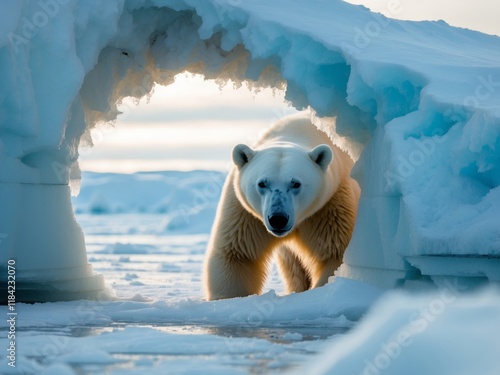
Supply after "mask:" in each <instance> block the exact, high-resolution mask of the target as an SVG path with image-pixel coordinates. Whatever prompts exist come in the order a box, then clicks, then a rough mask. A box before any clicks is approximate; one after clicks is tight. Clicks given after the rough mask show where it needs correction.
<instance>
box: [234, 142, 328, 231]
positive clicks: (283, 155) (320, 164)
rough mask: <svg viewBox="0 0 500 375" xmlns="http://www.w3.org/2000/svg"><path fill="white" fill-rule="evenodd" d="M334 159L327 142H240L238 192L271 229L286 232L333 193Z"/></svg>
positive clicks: (236, 161) (237, 148)
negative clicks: (267, 144) (255, 145)
mask: <svg viewBox="0 0 500 375" xmlns="http://www.w3.org/2000/svg"><path fill="white" fill-rule="evenodd" d="M332 159H333V152H332V149H331V148H330V147H329V146H328V145H325V144H321V145H319V146H317V147H315V148H313V149H312V150H307V149H305V148H303V147H301V146H299V145H296V144H293V143H282V144H277V145H276V144H273V146H272V147H268V148H264V149H259V150H253V149H251V148H250V147H248V146H247V145H244V144H239V145H237V146H235V147H234V149H233V162H234V164H235V165H236V167H237V169H238V172H239V173H238V175H237V177H236V179H235V192H236V195H237V197H238V199H239V200H240V202H241V203H242V205H243V206H244V207H245V209H247V210H248V211H249V212H251V213H252V214H254V215H255V216H256V217H258V218H259V219H260V220H261V221H262V222H263V223H264V225H265V226H266V228H267V230H268V231H269V232H270V233H271V234H273V235H275V236H277V237H284V236H286V235H287V234H288V233H290V232H292V231H293V230H294V229H295V228H296V227H297V225H299V224H300V223H301V222H302V221H303V220H305V219H306V218H308V217H309V216H311V215H312V214H314V213H315V212H316V211H317V210H319V209H320V208H321V207H323V205H324V204H325V203H326V202H327V201H328V199H329V198H330V197H331V196H332V189H333V190H335V189H336V187H335V186H333V185H334V183H333V181H332V178H333V177H332V173H331V171H329V168H328V167H329V165H330V163H331V162H332Z"/></svg>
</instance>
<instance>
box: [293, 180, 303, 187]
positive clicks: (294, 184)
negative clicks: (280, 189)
mask: <svg viewBox="0 0 500 375" xmlns="http://www.w3.org/2000/svg"><path fill="white" fill-rule="evenodd" d="M301 186H302V184H301V183H300V182H299V181H295V180H292V189H298V188H300V187H301Z"/></svg>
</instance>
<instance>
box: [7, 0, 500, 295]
mask: <svg viewBox="0 0 500 375" xmlns="http://www.w3.org/2000/svg"><path fill="white" fill-rule="evenodd" d="M392 11H393V12H396V11H397V6H396V7H394V9H392ZM0 67H1V69H0V207H1V216H0V261H1V265H2V267H5V265H6V262H7V260H8V259H11V258H15V259H16V260H17V264H18V277H19V280H18V281H24V282H25V283H24V284H23V285H24V288H25V291H26V293H27V295H28V297H26V298H27V299H30V298H33V297H32V296H31V297H29V295H30V291H33V290H46V291H47V290H52V289H54V288H56V289H58V290H60V291H62V292H61V293H62V295H60V296H59V297H60V298H71V294H72V293H76V292H80V294H78V295H79V296H80V295H85V293H87V294H94V292H95V291H96V290H99V289H100V288H101V287H102V280H101V279H100V278H99V277H98V276H95V275H93V274H92V270H91V269H90V266H89V265H88V263H87V259H86V255H85V248H84V240H83V236H82V233H81V230H80V228H79V226H78V224H77V223H76V221H75V219H74V217H73V213H72V210H71V202H70V188H69V183H70V181H72V180H75V181H76V180H78V179H79V177H80V173H79V168H78V146H79V145H82V144H89V143H91V139H90V136H89V134H90V133H89V130H90V129H91V128H92V127H93V126H95V125H96V124H97V123H98V122H99V121H110V120H112V119H114V118H115V117H116V115H117V113H118V112H117V109H116V105H117V103H119V102H120V100H121V99H122V98H124V97H126V96H132V97H136V98H140V97H143V96H145V95H148V94H149V93H150V92H151V89H152V87H153V84H154V83H155V82H157V83H160V84H169V83H170V82H171V81H172V79H173V77H174V76H175V74H177V73H179V72H183V71H185V70H187V71H190V72H193V73H202V74H204V75H205V77H207V78H213V79H217V80H219V81H221V82H224V81H226V80H227V79H232V80H234V81H236V82H243V81H245V82H249V83H250V84H252V85H255V87H259V86H273V87H285V86H286V92H287V94H286V97H287V99H288V100H289V101H291V102H292V103H293V105H294V106H295V107H297V108H305V107H308V106H311V107H312V108H313V109H314V110H315V111H316V113H317V115H318V116H330V117H336V134H335V136H337V137H339V139H341V140H342V141H343V142H344V144H345V145H347V146H349V147H350V148H351V152H352V153H353V155H359V159H358V161H357V165H356V168H355V171H354V174H355V177H356V178H357V179H358V180H359V182H360V185H361V187H362V191H363V193H362V198H361V204H360V210H359V220H358V223H357V226H356V230H355V233H354V236H353V240H352V243H351V245H350V247H349V249H348V251H347V253H346V256H345V259H344V261H345V264H344V265H343V267H342V269H341V270H340V271H339V274H340V275H342V276H344V277H349V278H355V279H361V280H366V281H369V282H373V283H375V284H378V285H382V286H385V287H394V286H401V285H407V286H412V285H415V284H418V283H419V282H420V281H424V282H426V283H428V284H438V285H439V284H441V283H443V282H444V280H445V279H446V278H447V277H454V276H460V277H464V278H467V282H468V283H469V284H470V285H473V284H481V283H483V282H484V281H487V280H496V281H498V280H499V278H500V273H499V271H498V270H499V269H500V267H498V265H499V262H500V261H499V259H498V257H499V255H500V226H499V225H498V219H499V212H500V189H499V188H498V185H499V183H500V137H499V132H500V105H499V103H500V39H499V38H498V37H494V36H489V35H484V34H481V33H478V32H474V31H470V30H465V29H458V28H453V27H450V26H448V25H447V24H445V23H444V22H409V21H396V20H392V19H389V18H385V17H383V16H381V15H379V14H374V13H371V12H370V11H368V10H367V9H365V8H363V7H359V6H353V5H349V4H346V3H343V2H341V1H329V2H324V1H320V0H314V1H305V0H300V1H294V2H288V1H285V0H274V1H272V2H269V1H265V0H254V1H248V2H244V1H238V0H235V1H232V0H227V1H226V0H213V1H203V2H200V1H196V0H170V1H159V0H158V1H157V0H149V1H146V0H122V1H112V2H111V1H104V0H101V1H98V0H96V1H75V0H40V1H36V2H35V1H29V0H24V1H15V2H2V4H1V5H0ZM332 136H333V134H332ZM18 285H19V288H21V289H22V288H23V287H22V286H21V284H18ZM66 292H67V295H64V293H66ZM21 293H22V290H19V291H18V295H19V298H22V297H21ZM37 293H38V292H37ZM38 295H39V297H38V298H41V299H43V298H44V297H41V295H40V294H38Z"/></svg>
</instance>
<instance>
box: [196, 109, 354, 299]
mask: <svg viewBox="0 0 500 375" xmlns="http://www.w3.org/2000/svg"><path fill="white" fill-rule="evenodd" d="M232 158H233V162H234V166H233V168H232V170H231V171H230V173H229V175H228V177H227V179H226V182H225V185H224V188H223V191H222V196H221V200H220V202H219V206H218V208H217V214H216V217H215V221H214V225H213V228H212V234H211V238H210V242H209V245H208V249H207V254H206V258H205V265H204V284H205V293H206V297H207V299H208V300H215V299H222V298H232V297H242V296H248V295H250V294H259V293H261V290H262V288H263V285H264V282H265V279H266V270H267V266H268V263H269V262H270V260H271V256H272V254H273V252H276V254H277V262H278V266H279V269H280V273H281V274H282V276H283V278H284V281H285V285H286V289H287V292H288V293H291V292H301V291H304V290H307V289H310V288H316V287H319V286H321V285H324V284H325V283H327V281H328V277H329V276H331V275H333V273H334V271H335V270H336V269H337V267H338V266H339V265H340V263H341V260H342V256H343V254H344V250H345V248H346V247H347V244H348V243H349V240H350V238H351V234H352V231H353V227H354V222H355V220H356V212H357V208H358V200H359V193H360V190H359V186H358V184H357V183H356V181H355V180H353V179H352V178H351V177H350V171H351V168H352V164H353V162H352V160H351V158H350V157H349V155H348V154H346V153H345V152H343V151H342V150H341V149H339V148H338V147H337V146H335V145H334V144H333V143H332V141H331V140H330V138H329V137H328V136H327V135H326V134H325V133H324V132H322V131H320V130H318V128H317V127H316V126H314V125H313V124H312V123H311V121H310V119H309V117H308V116H307V115H305V114H304V113H300V114H298V115H293V116H288V117H285V118H284V119H282V120H280V121H278V122H277V123H276V124H275V125H273V126H271V127H270V128H269V129H268V130H267V131H266V132H265V133H264V134H263V135H262V136H261V137H260V139H259V141H257V143H256V144H255V145H254V146H253V148H250V147H248V146H246V145H243V144H239V145H237V146H235V147H234V149H233V153H232Z"/></svg>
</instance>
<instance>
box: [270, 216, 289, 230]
mask: <svg viewBox="0 0 500 375" xmlns="http://www.w3.org/2000/svg"><path fill="white" fill-rule="evenodd" d="M268 219H269V224H271V226H272V227H273V228H274V229H283V228H285V227H286V225H287V224H288V215H287V214H283V213H276V214H273V215H271V216H269V217H268Z"/></svg>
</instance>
